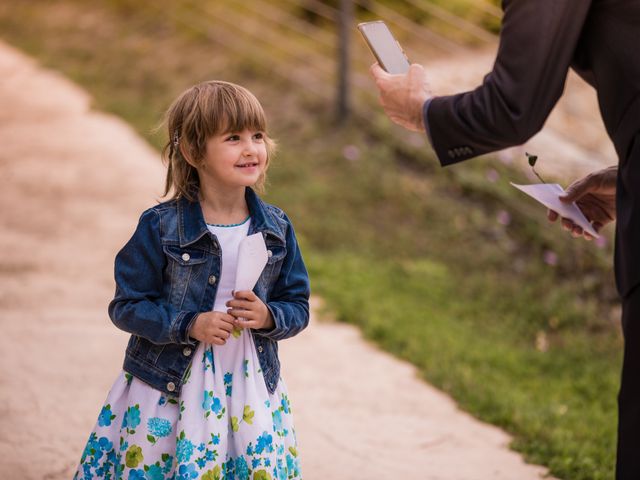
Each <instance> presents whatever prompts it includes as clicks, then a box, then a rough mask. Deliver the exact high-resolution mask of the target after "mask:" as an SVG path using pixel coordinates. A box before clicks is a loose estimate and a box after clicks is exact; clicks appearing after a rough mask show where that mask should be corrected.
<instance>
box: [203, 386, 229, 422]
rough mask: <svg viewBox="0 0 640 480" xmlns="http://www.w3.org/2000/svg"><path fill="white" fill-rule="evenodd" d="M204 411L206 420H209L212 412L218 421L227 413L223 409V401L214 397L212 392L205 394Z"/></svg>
mask: <svg viewBox="0 0 640 480" xmlns="http://www.w3.org/2000/svg"><path fill="white" fill-rule="evenodd" d="M202 409H203V410H204V411H205V414H204V416H205V418H208V417H209V415H211V412H213V413H214V414H215V416H216V417H217V418H218V419H221V418H222V416H223V415H224V412H225V411H226V409H225V408H223V407H222V401H220V399H219V398H218V397H214V396H213V391H212V390H209V391H205V392H204V400H203V402H202Z"/></svg>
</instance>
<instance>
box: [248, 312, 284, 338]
mask: <svg viewBox="0 0 640 480" xmlns="http://www.w3.org/2000/svg"><path fill="white" fill-rule="evenodd" d="M266 305H267V308H268V309H269V313H271V318H273V324H274V326H273V328H271V329H266V328H260V329H258V330H255V332H256V333H257V334H258V335H261V336H263V337H267V338H271V339H272V340H278V338H280V337H281V336H282V335H283V334H284V332H285V329H284V328H283V325H282V324H283V322H282V311H281V310H280V309H279V308H277V307H273V306H271V305H269V304H268V303H267V304H266Z"/></svg>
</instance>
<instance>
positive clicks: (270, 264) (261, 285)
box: [257, 245, 287, 293]
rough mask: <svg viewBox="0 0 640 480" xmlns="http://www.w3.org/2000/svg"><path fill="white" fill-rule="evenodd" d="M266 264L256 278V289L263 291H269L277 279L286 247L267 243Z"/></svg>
mask: <svg viewBox="0 0 640 480" xmlns="http://www.w3.org/2000/svg"><path fill="white" fill-rule="evenodd" d="M267 255H268V258H267V264H266V265H265V267H264V270H262V274H261V275H260V279H259V280H258V285H257V286H258V289H260V290H262V291H263V292H264V293H267V292H269V291H271V289H272V288H273V285H274V284H275V283H276V281H277V280H278V276H279V275H280V269H281V268H282V263H283V262H284V258H285V256H286V255H287V249H286V248H285V247H283V246H281V245H267Z"/></svg>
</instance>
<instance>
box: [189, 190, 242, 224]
mask: <svg viewBox="0 0 640 480" xmlns="http://www.w3.org/2000/svg"><path fill="white" fill-rule="evenodd" d="M244 192H245V189H244V187H242V188H241V189H233V190H222V189H217V188H215V189H213V188H206V187H205V186H201V188H200V192H199V195H198V197H199V200H200V207H201V208H202V215H203V216H204V221H205V222H206V223H211V224H221V225H230V224H235V223H241V222H242V221H243V220H245V219H246V218H247V216H248V215H249V207H248V206H247V201H246V200H245V198H244Z"/></svg>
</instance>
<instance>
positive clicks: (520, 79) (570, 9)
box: [423, 0, 591, 166]
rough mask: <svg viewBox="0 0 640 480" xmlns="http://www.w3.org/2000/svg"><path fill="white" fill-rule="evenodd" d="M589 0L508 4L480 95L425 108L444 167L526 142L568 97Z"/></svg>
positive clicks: (440, 99) (513, 0) (443, 100)
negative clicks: (569, 76) (566, 92)
mask: <svg viewBox="0 0 640 480" xmlns="http://www.w3.org/2000/svg"><path fill="white" fill-rule="evenodd" d="M590 6H591V1H589V0H505V1H504V2H503V8H504V18H503V22H502V30H501V32H500V44H499V47H498V54H497V57H496V61H495V64H494V66H493V70H492V71H491V72H490V73H489V74H488V75H487V76H486V77H485V78H484V81H483V83H482V85H480V86H479V87H478V88H476V89H475V90H473V91H469V92H465V93H460V94H457V95H450V96H442V97H435V98H433V99H432V101H431V102H430V104H429V107H428V108H426V109H424V110H423V113H424V116H425V125H428V126H429V135H430V139H431V142H432V145H433V148H434V150H435V152H436V154H437V156H438V159H439V160H440V163H441V164H442V165H443V166H446V165H449V164H452V163H456V162H460V161H462V160H466V159H468V158H472V157H475V156H478V155H482V154H485V153H489V152H493V151H496V150H501V149H503V148H506V147H510V146H513V145H520V144H522V143H524V142H525V141H527V140H528V139H529V138H531V137H532V136H533V135H534V134H536V133H537V132H538V131H539V130H540V129H541V128H542V126H543V125H544V122H545V121H546V119H547V117H548V116H549V113H550V112H551V110H552V109H553V107H554V105H555V104H556V102H557V101H558V98H560V95H562V91H563V89H564V84H565V80H566V77H567V72H568V70H569V67H570V64H571V60H572V58H573V56H574V52H575V50H576V46H577V44H578V41H579V39H580V34H581V31H582V28H583V25H584V23H585V20H586V17H587V14H588V12H589V9H590Z"/></svg>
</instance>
